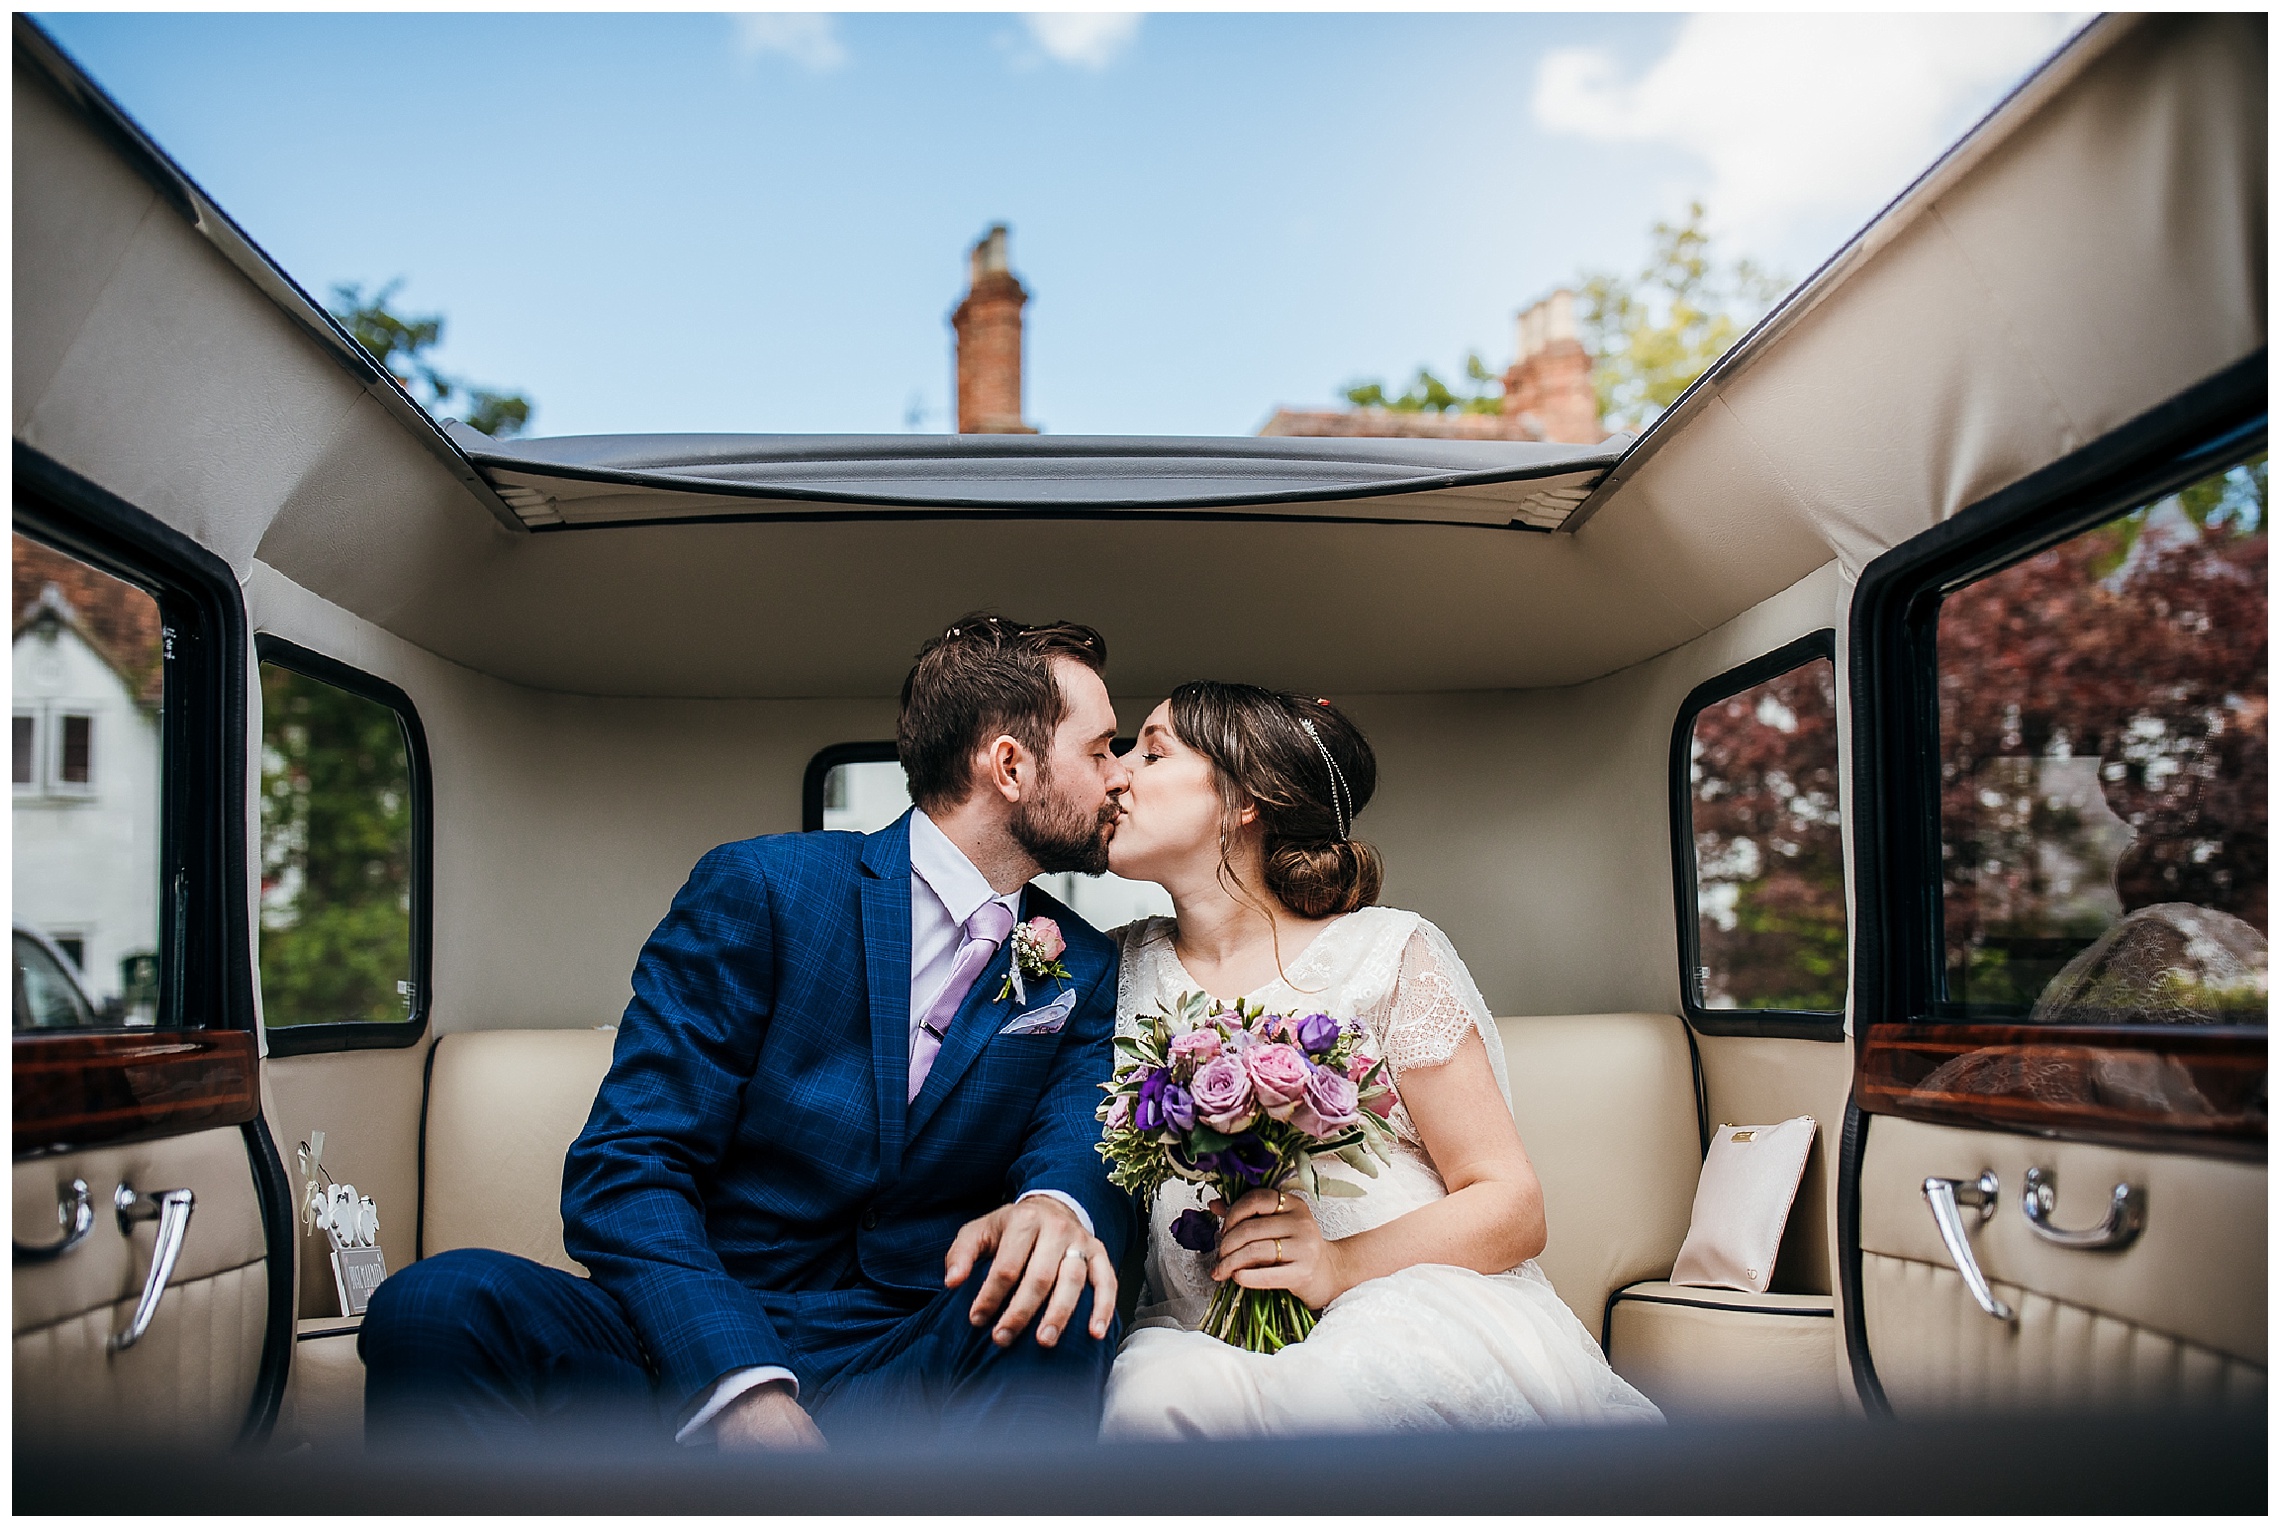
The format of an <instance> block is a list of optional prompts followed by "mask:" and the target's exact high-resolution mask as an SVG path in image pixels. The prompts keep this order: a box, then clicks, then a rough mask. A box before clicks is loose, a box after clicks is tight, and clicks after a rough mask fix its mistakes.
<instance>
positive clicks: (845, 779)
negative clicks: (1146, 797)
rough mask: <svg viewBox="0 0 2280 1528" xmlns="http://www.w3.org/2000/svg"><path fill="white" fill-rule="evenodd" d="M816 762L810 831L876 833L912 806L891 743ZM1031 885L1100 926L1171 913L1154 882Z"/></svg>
mask: <svg viewBox="0 0 2280 1528" xmlns="http://www.w3.org/2000/svg"><path fill="white" fill-rule="evenodd" d="M1117 746H1118V747H1119V748H1120V749H1121V748H1123V747H1124V746H1126V745H1125V744H1123V743H1121V742H1120V743H1119V744H1118V745H1117ZM815 765H817V766H821V768H820V771H818V770H816V769H815V768H814V766H811V774H814V773H820V777H821V778H820V782H819V784H820V789H819V790H817V791H816V792H814V793H813V798H814V799H813V801H812V802H811V807H812V810H810V812H809V813H808V816H809V818H810V819H811V820H810V821H809V822H808V823H807V824H806V826H807V827H808V828H809V829H810V830H811V831H813V830H815V829H818V828H822V829H838V830H842V831H847V832H853V833H875V832H877V831H878V830H879V829H881V828H883V827H885V826H886V825H887V824H888V823H891V822H893V821H894V820H895V819H896V818H897V817H900V816H901V815H902V814H903V813H904V812H906V811H908V810H910V791H909V788H908V787H907V785H906V784H905V782H904V779H903V769H902V765H901V764H900V763H898V762H896V760H895V757H894V745H893V744H891V743H877V744H864V743H854V744H842V745H840V746H838V747H837V748H830V749H826V750H824V751H823V752H822V753H820V754H818V755H816V759H815ZM1032 884H1033V885H1035V886H1037V887H1038V888H1039V889H1040V890H1042V891H1043V892H1044V893H1045V894H1046V895H1047V896H1050V897H1054V898H1056V899H1058V900H1059V901H1060V902H1061V903H1062V904H1063V905H1065V906H1066V907H1068V908H1069V910H1070V911H1072V912H1074V913H1075V914H1076V915H1077V916H1078V917H1080V918H1082V919H1084V920H1085V921H1086V922H1087V923H1089V924H1091V925H1092V926H1093V927H1094V928H1097V929H1113V928H1119V927H1122V926H1123V925H1124V924H1127V923H1130V922H1132V921H1133V920H1134V919H1136V918H1147V917H1157V916H1161V917H1167V918H1168V917H1170V916H1171V912H1172V897H1171V893H1169V892H1167V891H1165V890H1164V888H1163V887H1161V886H1158V885H1156V884H1155V883H1154V882H1152V881H1127V880H1125V879H1124V878H1123V877H1122V876H1115V875H1076V874H1073V873H1068V872H1061V873H1056V874H1050V875H1041V876H1039V877H1038V878H1037V879H1036V881H1034V882H1033V883H1032Z"/></svg>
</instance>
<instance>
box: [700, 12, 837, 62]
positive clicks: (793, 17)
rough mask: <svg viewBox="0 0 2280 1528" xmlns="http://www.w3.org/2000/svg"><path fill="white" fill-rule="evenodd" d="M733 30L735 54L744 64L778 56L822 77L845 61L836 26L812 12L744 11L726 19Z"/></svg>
mask: <svg viewBox="0 0 2280 1528" xmlns="http://www.w3.org/2000/svg"><path fill="white" fill-rule="evenodd" d="M729 22H730V24H731V25H732V26H734V27H735V29H736V51H737V54H738V56H739V57H741V58H742V59H744V60H745V61H746V62H747V63H749V62H751V61H752V60H753V59H756V58H758V57H760V56H761V55H762V54H766V53H781V54H782V55H783V56H784V57H786V58H788V59H790V60H791V61H792V62H793V63H795V64H798V65H799V66H800V67H801V68H802V69H806V70H808V71H810V72H811V73H815V74H824V73H828V72H829V71H831V70H833V69H836V68H838V67H839V66H840V65H841V64H844V63H846V62H847V48H846V46H845V45H844V44H843V43H841V42H840V40H839V24H838V22H837V21H836V20H834V19H833V18H832V17H830V16H828V15H824V14H822V13H820V12H813V11H746V12H742V13H740V14H738V15H734V16H731V17H729Z"/></svg>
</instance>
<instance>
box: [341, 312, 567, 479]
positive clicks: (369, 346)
mask: <svg viewBox="0 0 2280 1528" xmlns="http://www.w3.org/2000/svg"><path fill="white" fill-rule="evenodd" d="M403 284H404V283H403V281H402V280H401V279H398V280H395V281H391V282H389V283H388V284H387V285H386V286H384V287H382V288H381V289H380V290H379V291H377V292H375V293H373V294H372V295H371V296H370V297H366V296H365V295H364V287H363V284H362V283H361V282H354V281H344V282H341V283H339V284H338V285H336V286H334V288H333V305H332V316H333V317H334V318H336V319H338V320H339V321H340V324H341V327H342V328H344V329H346V330H347V331H348V332H349V334H350V336H351V337H353V338H354V339H355V341H356V342H357V343H358V344H359V345H362V346H363V347H364V348H365V349H366V350H367V351H369V352H371V354H372V358H373V359H374V360H376V361H378V362H379V363H380V364H381V365H383V366H385V367H387V368H388V371H389V373H390V375H392V376H394V377H395V379H396V380H397V381H399V382H401V383H403V384H404V386H405V387H406V388H407V389H417V390H418V391H421V392H424V393H425V394H426V396H425V397H424V398H422V399H421V400H420V401H421V402H422V403H423V404H424V405H426V407H427V408H428V409H429V410H431V411H440V410H442V409H443V408H444V407H445V406H446V405H448V404H450V403H451V402H452V400H453V399H455V398H461V397H463V398H464V399H465V406H464V408H463V409H462V410H461V412H460V416H459V417H460V418H462V419H463V420H465V421H466V422H467V423H468V424H470V425H472V426H473V427H474V428H476V429H478V430H481V431H482V432H483V433H484V434H486V435H489V436H493V437H496V438H501V439H503V438H505V437H506V436H509V435H520V434H521V433H522V432H523V431H524V430H526V429H528V428H529V427H530V415H531V409H532V407H533V405H532V403H531V401H530V399H529V397H528V396H527V395H525V394H522V393H510V392H503V391H500V390H498V389H496V388H488V387H477V386H475V385H474V384H473V383H471V382H466V381H463V380H461V379H459V378H457V377H452V376H449V375H447V374H445V373H444V372H441V371H438V370H437V369H436V368H435V366H434V365H433V364H432V363H430V362H429V361H428V360H427V359H426V353H427V352H428V351H429V350H430V349H432V348H434V347H435V346H436V345H438V344H440V343H442V341H443V315H442V314H440V313H428V314H417V315H415V314H408V313H398V312H396V311H395V310H394V309H393V308H391V307H390V306H389V305H388V304H389V301H390V299H392V298H393V297H394V296H395V295H396V288H398V287H400V286H402V285H403Z"/></svg>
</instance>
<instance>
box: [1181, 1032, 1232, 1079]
mask: <svg viewBox="0 0 2280 1528" xmlns="http://www.w3.org/2000/svg"><path fill="white" fill-rule="evenodd" d="M1219 1051H1220V1041H1219V1033H1218V1031H1217V1030H1211V1029H1196V1030H1190V1031H1189V1032H1188V1033H1186V1034H1184V1035H1174V1036H1173V1037H1172V1065H1173V1066H1174V1067H1176V1068H1179V1069H1180V1071H1181V1073H1182V1075H1186V1074H1188V1073H1192V1072H1193V1071H1194V1070H1195V1069H1196V1068H1197V1067H1199V1066H1201V1065H1203V1064H1204V1063H1205V1062H1206V1061H1209V1060H1210V1059H1211V1058H1212V1057H1214V1056H1216V1055H1218V1054H1219Z"/></svg>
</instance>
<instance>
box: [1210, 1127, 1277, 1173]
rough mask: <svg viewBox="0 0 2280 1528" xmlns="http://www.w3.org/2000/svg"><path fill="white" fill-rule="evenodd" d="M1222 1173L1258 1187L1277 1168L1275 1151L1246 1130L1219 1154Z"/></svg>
mask: <svg viewBox="0 0 2280 1528" xmlns="http://www.w3.org/2000/svg"><path fill="white" fill-rule="evenodd" d="M1219 1164H1220V1171H1221V1172H1223V1173H1226V1174H1228V1175H1229V1176H1231V1177H1235V1178H1240V1179H1242V1180H1243V1182H1244V1183H1245V1184H1247V1185H1250V1186H1252V1187H1256V1186H1257V1185H1258V1184H1259V1183H1260V1182H1261V1181H1262V1180H1263V1179H1264V1178H1265V1177H1266V1176H1267V1174H1268V1173H1270V1172H1273V1171H1274V1168H1275V1149H1274V1148H1273V1147H1272V1146H1269V1145H1268V1144H1267V1143H1266V1142H1265V1141H1262V1140H1260V1139H1259V1138H1258V1137H1257V1136H1255V1135H1253V1134H1252V1133H1251V1132H1250V1131H1248V1130H1246V1131H1244V1132H1243V1133H1242V1134H1241V1135H1239V1136H1237V1137H1235V1139H1234V1140H1232V1141H1230V1142H1228V1143H1227V1149H1226V1150H1225V1151H1222V1152H1220V1153H1219Z"/></svg>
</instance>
